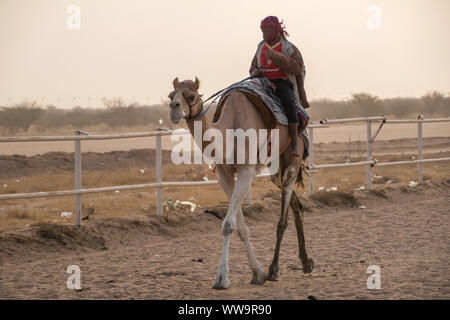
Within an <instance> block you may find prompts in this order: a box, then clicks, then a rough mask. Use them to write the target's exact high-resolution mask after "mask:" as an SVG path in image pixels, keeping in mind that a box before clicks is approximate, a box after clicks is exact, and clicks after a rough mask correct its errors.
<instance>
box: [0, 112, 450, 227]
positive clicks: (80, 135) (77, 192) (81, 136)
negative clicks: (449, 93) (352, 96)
mask: <svg viewBox="0 0 450 320" xmlns="http://www.w3.org/2000/svg"><path fill="white" fill-rule="evenodd" d="M357 121H364V122H366V123H367V161H361V162H353V163H336V164H322V165H321V164H315V163H314V133H313V130H314V129H317V128H327V127H328V125H329V124H335V123H345V122H357ZM449 121H450V118H443V119H424V118H423V116H419V117H418V119H417V120H387V119H385V118H384V117H367V118H350V119H334V120H326V119H324V120H321V121H320V122H318V123H311V124H309V125H308V134H309V139H310V149H309V160H308V167H307V169H308V171H309V173H310V178H309V194H310V195H312V194H313V192H314V174H315V173H316V172H317V170H319V169H322V168H338V167H350V166H367V188H368V189H371V188H372V179H371V176H372V167H374V166H389V165H402V164H411V163H417V167H418V181H419V183H420V182H422V180H423V178H422V163H424V162H435V161H448V160H450V158H434V159H426V160H423V159H422V124H423V123H428V122H449ZM372 122H375V123H377V122H380V126H379V128H378V130H377V131H376V132H375V134H374V135H373V136H372V131H371V130H372V129H371V128H372ZM385 123H392V124H399V123H417V139H418V140H417V141H418V142H417V146H418V147H417V150H418V151H417V154H418V159H417V160H409V161H396V162H386V163H378V162H376V161H375V160H374V159H372V153H371V144H372V142H373V141H374V140H375V138H376V136H377V135H378V133H379V132H380V130H381V128H382V126H383V125H384V124H385ZM187 133H189V131H188V130H176V131H169V130H160V131H157V132H140V133H128V134H109V135H89V134H88V133H86V132H83V131H76V132H75V136H43V137H6V138H5V137H0V143H1V142H33V141H74V142H75V188H74V190H66V191H48V192H33V193H15V194H1V195H0V200H8V199H26V198H43V197H58V196H69V195H74V196H75V224H76V225H77V226H81V195H82V194H88V193H99V192H111V191H117V190H137V189H145V188H156V190H157V191H156V192H157V195H156V202H157V214H158V215H162V214H163V207H162V205H163V201H162V188H164V187H175V186H184V187H188V186H204V185H212V184H217V183H218V182H217V180H212V181H192V182H163V180H162V165H163V164H162V147H161V136H164V135H172V134H187ZM143 137H155V138H156V167H155V170H156V182H155V183H147V184H136V185H125V186H111V187H101V188H89V189H82V188H81V186H82V182H81V141H83V140H110V139H127V138H143ZM269 176H270V175H269V174H259V175H258V176H257V178H262V177H269Z"/></svg>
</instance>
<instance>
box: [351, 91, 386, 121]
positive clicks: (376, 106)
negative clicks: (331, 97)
mask: <svg viewBox="0 0 450 320" xmlns="http://www.w3.org/2000/svg"><path fill="white" fill-rule="evenodd" d="M351 97H352V98H351V99H350V101H349V106H350V107H351V109H352V110H353V111H354V112H355V113H359V114H360V115H361V116H363V117H370V116H379V115H382V114H383V104H382V103H381V100H380V99H379V98H378V97H377V96H374V95H371V94H370V93H366V92H361V93H353V94H352V96H351Z"/></svg>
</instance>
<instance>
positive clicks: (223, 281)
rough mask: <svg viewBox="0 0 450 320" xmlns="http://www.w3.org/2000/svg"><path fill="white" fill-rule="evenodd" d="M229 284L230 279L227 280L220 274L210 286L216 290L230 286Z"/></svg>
mask: <svg viewBox="0 0 450 320" xmlns="http://www.w3.org/2000/svg"><path fill="white" fill-rule="evenodd" d="M230 284H231V283H230V280H228V279H227V278H223V277H222V276H219V277H218V278H217V280H216V283H214V285H213V287H212V288H213V289H216V290H225V289H228V288H229V287H230Z"/></svg>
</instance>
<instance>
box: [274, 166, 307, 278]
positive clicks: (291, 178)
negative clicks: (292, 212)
mask: <svg viewBox="0 0 450 320" xmlns="http://www.w3.org/2000/svg"><path fill="white" fill-rule="evenodd" d="M281 160H282V161H280V162H281V163H280V165H281V166H283V164H282V163H283V162H284V161H283V159H281ZM282 168H283V167H282ZM299 169H300V163H299V160H294V161H292V162H291V163H290V164H289V165H288V166H287V167H286V168H284V169H283V170H282V172H281V173H282V177H283V178H282V181H281V183H282V184H283V187H282V188H281V190H282V191H281V215H280V220H279V221H278V226H277V243H276V246H275V252H274V256H273V260H272V263H271V265H270V267H269V272H268V273H267V276H266V280H270V281H276V280H277V278H278V259H279V254H280V247H281V241H282V240H283V235H284V231H285V230H286V228H287V224H288V220H287V218H288V210H289V204H290V202H291V196H292V192H293V191H294V185H295V181H296V178H297V174H298V170H299ZM278 185H280V183H278Z"/></svg>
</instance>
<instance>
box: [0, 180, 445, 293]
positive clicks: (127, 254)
mask: <svg viewBox="0 0 450 320" xmlns="http://www.w3.org/2000/svg"><path fill="white" fill-rule="evenodd" d="M205 190H206V189H205ZM384 190H385V191H382V192H379V193H374V192H367V191H365V192H363V191H358V192H355V195H356V197H357V199H358V201H359V202H360V203H361V204H363V205H365V206H366V207H367V209H365V210H362V209H357V208H350V207H348V206H345V205H340V206H336V207H329V206H325V205H323V204H321V203H320V202H318V201H317V200H314V199H311V198H308V199H304V202H305V205H306V206H307V207H308V211H307V212H306V213H305V235H306V241H307V250H308V252H309V254H310V256H311V257H312V258H313V259H314V260H315V264H316V267H315V269H314V271H313V273H312V274H311V275H304V274H303V273H302V271H301V265H300V262H299V259H298V258H297V253H298V249H297V240H296V233H295V230H294V229H295V227H294V223H293V220H292V218H291V217H290V220H289V226H288V229H287V230H286V234H285V237H284V241H283V245H282V250H281V256H280V277H279V281H277V282H266V283H265V284H264V285H263V286H254V285H250V284H249V282H250V279H251V272H250V270H249V268H248V264H247V257H246V253H245V250H244V247H243V245H242V243H241V241H240V240H239V238H238V237H237V236H236V235H233V239H232V243H231V251H230V280H231V282H232V286H231V288H230V289H228V290H226V291H215V290H212V289H211V286H212V284H213V282H214V279H215V270H216V268H217V264H218V262H219V259H220V252H221V245H222V236H221V232H220V224H221V221H220V220H219V219H218V218H216V217H214V216H212V215H209V214H205V213H202V212H199V213H196V214H191V215H185V216H183V215H180V214H175V213H174V214H171V215H169V216H168V219H158V218H156V217H154V216H153V217H152V218H146V217H143V216H139V217H136V218H128V219H125V218H124V219H107V220H106V219H104V220H97V221H95V220H93V221H87V223H86V225H85V227H84V228H83V229H84V231H82V232H83V234H78V235H75V236H70V237H65V238H62V239H65V240H64V241H63V242H65V244H63V243H62V242H61V241H59V240H58V239H48V238H43V237H42V236H38V235H37V234H36V230H37V229H38V228H34V229H33V228H31V229H26V230H23V231H15V232H14V233H11V232H9V233H6V232H4V233H2V234H0V261H1V264H0V299H18V298H22V299H30V298H38V299H96V298H98V299H131V298H133V299H306V298H307V297H308V296H309V295H314V296H315V297H316V298H318V299H347V298H348V299H355V298H357V299H415V298H417V299H449V298H450V282H449V279H448V275H449V274H450V267H449V265H450V264H449V262H450V261H449V253H450V240H449V237H448V230H449V222H450V220H449V210H448V208H449V207H450V197H449V191H450V181H448V180H447V181H444V182H442V183H436V182H429V183H426V184H423V185H419V186H417V187H416V188H407V187H395V188H394V187H387V188H385V189H384ZM278 208H279V200H277V197H276V196H274V197H268V198H265V199H264V200H261V201H260V202H259V203H257V204H254V205H253V206H252V207H251V208H250V209H247V222H248V225H249V228H250V237H251V241H252V244H253V247H254V249H255V253H256V256H257V258H258V259H259V261H260V263H261V265H262V267H263V268H264V270H267V268H268V266H269V264H270V262H271V258H272V255H273V248H274V245H275V226H276V222H277V218H278V210H279V209H278ZM216 209H217V210H218V212H219V213H222V214H223V212H224V208H223V206H222V207H217V208H216ZM68 228H72V229H73V227H71V226H70V227H68ZM80 239H81V240H80ZM60 240H61V239H60ZM198 259H201V261H202V262H197V261H198ZM193 260H196V261H193ZM73 264H75V265H78V266H79V267H80V268H81V272H82V287H83V289H82V290H81V291H78V292H75V291H72V290H68V289H66V279H67V277H68V276H69V275H68V274H66V273H65V270H66V268H67V266H69V265H73ZM372 264H376V265H379V266H380V267H381V289H380V290H368V289H367V287H366V280H367V278H368V276H369V275H368V274H367V273H366V269H367V267H368V266H369V265H372Z"/></svg>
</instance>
